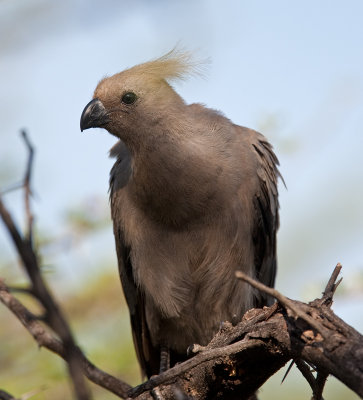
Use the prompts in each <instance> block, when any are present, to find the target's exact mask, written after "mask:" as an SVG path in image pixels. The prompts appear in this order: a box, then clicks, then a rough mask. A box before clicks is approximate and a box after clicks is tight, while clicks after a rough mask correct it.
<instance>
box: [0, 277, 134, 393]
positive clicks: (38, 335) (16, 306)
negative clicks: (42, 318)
mask: <svg viewBox="0 0 363 400" xmlns="http://www.w3.org/2000/svg"><path fill="white" fill-rule="evenodd" d="M0 301H1V302H2V303H3V304H4V305H5V306H6V307H7V308H8V309H9V310H10V311H11V312H12V313H13V314H14V315H15V316H16V317H17V318H18V319H19V321H20V322H21V323H22V324H23V326H24V327H25V328H26V329H27V330H28V332H29V333H30V334H31V335H32V336H33V338H34V339H35V341H36V342H37V343H38V345H39V347H45V348H46V349H48V350H50V351H52V352H53V353H55V354H57V355H59V356H60V357H62V358H63V359H64V360H65V361H67V359H66V352H65V349H64V346H63V343H62V341H61V340H59V339H58V338H56V337H55V336H53V335H52V334H51V333H50V332H49V331H47V330H46V329H45V328H44V327H43V325H42V324H41V323H40V322H39V321H38V320H37V319H36V318H35V317H34V315H33V314H32V313H31V312H30V311H29V310H28V309H27V308H26V307H25V306H24V305H23V304H22V303H21V302H20V301H19V300H17V299H16V298H15V297H14V296H13V295H12V294H11V293H10V292H9V289H8V287H7V286H6V285H5V283H4V282H3V281H2V280H1V279H0ZM77 357H78V359H79V360H80V361H81V364H82V372H83V373H84V375H85V376H86V377H87V378H88V379H89V380H90V381H92V382H93V383H95V384H96V385H99V386H101V387H103V388H105V389H107V390H109V391H111V392H112V393H114V394H115V395H117V396H119V397H121V398H126V397H127V393H128V391H129V390H130V389H131V386H130V385H128V384H127V383H125V382H123V381H121V380H119V379H117V378H115V377H113V376H112V375H109V374H108V373H107V372H104V371H102V370H100V369H99V368H97V367H96V366H95V365H94V364H92V363H91V362H90V361H89V360H88V359H87V358H86V357H85V355H84V354H83V353H82V351H81V350H80V349H79V348H78V347H77Z"/></svg>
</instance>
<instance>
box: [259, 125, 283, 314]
mask: <svg viewBox="0 0 363 400" xmlns="http://www.w3.org/2000/svg"><path fill="white" fill-rule="evenodd" d="M253 148H254V150H255V152H256V156H257V160H258V169H257V175H258V179H259V190H258V191H257V193H255V196H254V199H253V203H254V213H255V215H254V228H253V244H254V254H255V256H254V258H255V268H256V278H257V279H258V280H259V281H261V282H262V283H264V284H265V285H267V286H270V287H273V286H274V284H275V276H276V269H277V260H276V232H277V229H278V227H279V214H278V209H279V202H278V189H277V180H278V178H279V177H280V178H281V179H282V177H281V175H280V173H279V171H278V168H277V167H278V165H279V162H278V159H277V157H276V155H275V154H274V152H273V150H272V146H271V145H270V144H269V143H268V142H267V140H266V139H265V137H264V136H262V135H260V134H258V133H257V137H256V140H255V141H254V143H253ZM256 302H257V304H256V305H257V306H263V305H266V304H272V299H271V298H268V297H266V296H263V295H261V297H260V298H257V301H256Z"/></svg>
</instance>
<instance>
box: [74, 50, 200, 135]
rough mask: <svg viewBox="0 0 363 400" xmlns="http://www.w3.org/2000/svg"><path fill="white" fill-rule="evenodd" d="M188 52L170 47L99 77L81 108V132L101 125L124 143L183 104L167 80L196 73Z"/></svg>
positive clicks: (174, 111) (197, 65)
mask: <svg viewBox="0 0 363 400" xmlns="http://www.w3.org/2000/svg"><path fill="white" fill-rule="evenodd" d="M199 66H200V64H199V63H197V62H195V61H193V58H192V56H191V54H190V53H187V52H181V51H176V50H172V51H171V52H169V53H167V54H166V55H164V56H163V57H161V58H158V59H156V60H153V61H149V62H146V63H144V64H139V65H136V66H134V67H132V68H130V69H127V70H125V71H122V72H120V73H118V74H115V75H113V76H111V77H107V78H104V79H102V80H101V81H100V82H99V84H98V85H97V87H96V90H95V92H94V96H93V100H91V101H90V102H89V103H88V104H87V105H86V107H85V108H84V110H83V112H82V116H81V122H80V126H81V131H83V130H85V129H89V128H95V127H101V128H105V129H107V130H108V131H109V132H110V133H111V134H113V135H115V136H117V137H119V138H120V139H122V140H123V141H125V143H127V142H129V141H134V140H139V139H140V138H137V137H135V135H136V136H137V135H140V134H142V133H143V132H147V131H150V130H151V128H152V126H155V125H156V124H158V122H159V121H161V120H163V119H165V117H166V116H168V115H173V114H175V113H178V110H181V107H183V106H184V102H183V100H182V98H181V97H180V96H179V95H178V94H177V93H176V92H175V91H174V90H173V88H172V87H171V86H170V84H169V82H170V81H172V80H176V79H184V78H185V77H186V76H188V75H190V74H195V73H199Z"/></svg>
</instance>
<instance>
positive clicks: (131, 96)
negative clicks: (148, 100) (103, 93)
mask: <svg viewBox="0 0 363 400" xmlns="http://www.w3.org/2000/svg"><path fill="white" fill-rule="evenodd" d="M136 99H137V96H136V94H135V93H133V92H127V93H125V94H124V95H123V96H122V99H121V101H122V102H123V103H125V104H132V103H135V101H136Z"/></svg>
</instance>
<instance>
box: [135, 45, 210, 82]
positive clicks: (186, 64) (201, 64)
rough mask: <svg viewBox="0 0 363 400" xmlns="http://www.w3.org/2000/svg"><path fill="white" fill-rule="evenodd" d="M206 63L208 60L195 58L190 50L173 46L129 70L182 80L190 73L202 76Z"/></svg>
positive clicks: (171, 79)
mask: <svg viewBox="0 0 363 400" xmlns="http://www.w3.org/2000/svg"><path fill="white" fill-rule="evenodd" d="M207 63H208V60H196V59H195V58H194V55H193V53H192V52H190V51H185V50H182V49H178V48H176V47H175V48H173V49H172V50H171V51H169V52H168V53H166V54H165V55H163V56H161V57H160V58H157V59H155V60H151V61H148V62H145V63H143V64H139V65H136V66H134V67H132V68H130V70H129V71H132V72H137V73H140V74H148V75H153V76H154V77H155V78H157V79H165V80H166V81H174V80H183V79H186V78H188V77H189V76H192V75H199V76H203V75H204V69H205V66H206V64H207Z"/></svg>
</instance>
